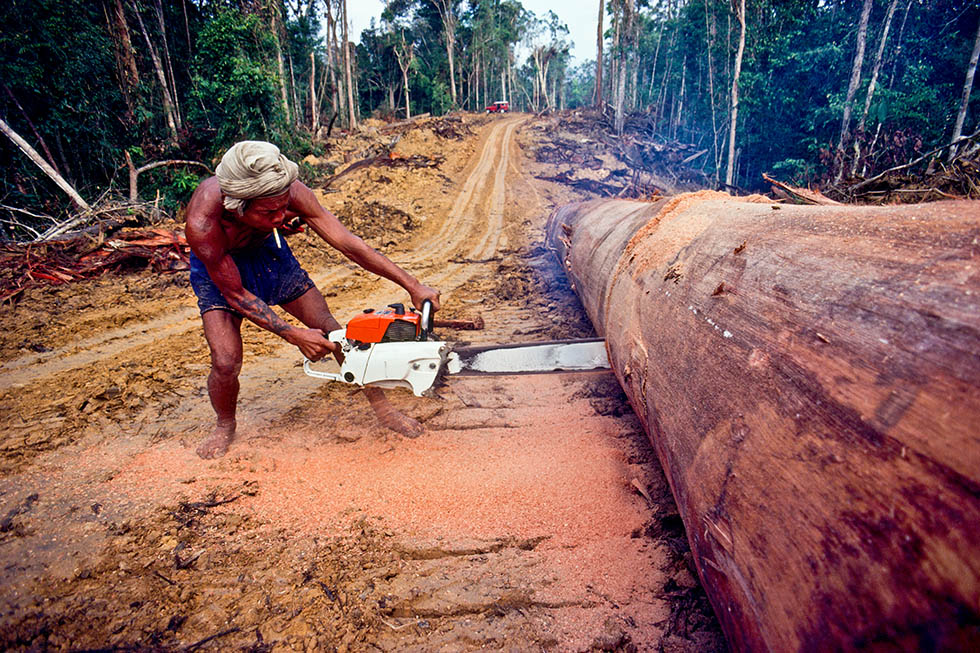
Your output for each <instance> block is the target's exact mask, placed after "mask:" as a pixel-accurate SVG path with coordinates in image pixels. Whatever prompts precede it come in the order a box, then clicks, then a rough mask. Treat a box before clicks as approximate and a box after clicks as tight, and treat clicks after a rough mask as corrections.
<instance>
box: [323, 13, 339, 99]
mask: <svg viewBox="0 0 980 653" xmlns="http://www.w3.org/2000/svg"><path fill="white" fill-rule="evenodd" d="M325 4H326V5H327V67H328V68H329V69H330V104H331V107H332V109H333V115H337V114H338V113H340V90H339V87H340V84H339V82H338V80H337V50H336V48H335V47H334V43H335V42H336V40H337V21H336V19H334V17H333V12H332V10H331V5H332V4H333V3H332V2H331V0H327V2H326V3H325Z"/></svg>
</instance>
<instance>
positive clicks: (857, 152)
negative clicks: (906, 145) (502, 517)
mask: <svg viewBox="0 0 980 653" xmlns="http://www.w3.org/2000/svg"><path fill="white" fill-rule="evenodd" d="M896 6H898V0H892V1H891V4H889V5H888V12H887V14H886V15H885V25H884V27H882V30H881V40H880V41H879V42H878V52H877V53H876V54H875V63H874V67H873V68H872V71H871V81H870V82H869V83H868V94H867V96H866V97H865V98H864V110H863V111H862V112H861V120H860V121H859V122H858V128H857V130H858V132H860V133H862V134H863V133H864V131H865V129H866V128H867V122H868V112H870V111H871V101H872V100H873V99H874V95H875V88H876V87H877V84H878V74H879V73H880V72H881V64H882V62H883V61H884V55H885V44H886V43H888V33H889V30H890V29H891V26H892V17H894V15H895V7H896ZM868 153H869V154H871V153H872V150H870V149H869V150H868ZM860 161H861V142H860V140H859V139H854V161H853V163H852V164H851V175H852V176H853V175H854V174H856V173H857V168H858V165H859V164H860Z"/></svg>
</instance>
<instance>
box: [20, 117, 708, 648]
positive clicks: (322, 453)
mask: <svg viewBox="0 0 980 653" xmlns="http://www.w3.org/2000/svg"><path fill="white" fill-rule="evenodd" d="M521 122H522V119H521V118H515V117H507V118H506V119H503V120H499V121H495V122H494V123H492V124H491V125H490V126H489V127H488V128H487V129H486V130H485V131H484V136H483V141H482V144H481V146H480V148H479V150H478V151H477V154H476V155H474V157H473V159H472V161H471V164H470V165H469V166H468V167H467V168H466V169H465V171H464V175H463V177H462V183H461V184H460V185H459V189H460V190H459V193H458V195H457V196H456V197H455V199H454V201H453V202H452V206H451V208H450V210H449V211H448V212H447V213H446V215H445V218H444V219H443V220H441V221H438V223H434V224H428V225H426V229H425V230H424V231H421V232H420V233H418V234H417V235H416V236H415V237H413V239H412V241H411V242H410V243H409V244H408V245H406V247H404V248H402V249H401V250H400V251H399V253H398V254H397V255H395V256H393V258H394V259H396V260H397V261H398V262H399V264H400V265H403V266H404V267H406V268H407V269H409V270H410V271H412V272H414V273H415V274H417V275H418V276H419V277H420V278H421V279H422V280H423V281H424V282H426V283H428V284H430V285H434V286H436V287H439V288H440V289H441V290H442V292H443V302H444V304H445V305H451V304H453V303H456V304H457V305H459V304H463V305H468V306H474V307H478V306H479V305H480V303H481V302H483V301H485V300H486V298H487V293H493V292H494V285H493V283H491V282H492V281H493V277H494V275H497V274H498V273H499V268H498V267H497V266H498V264H499V262H500V260H501V259H505V258H507V257H508V256H509V255H510V254H509V250H508V249H507V247H508V243H510V242H514V241H515V240H516V239H517V238H526V237H527V234H526V233H524V232H523V231H522V230H521V228H520V225H521V224H522V222H527V221H530V222H532V223H534V224H535V225H536V227H535V228H539V227H540V225H543V222H544V219H545V218H546V216H547V213H548V211H549V210H550V208H551V206H550V204H549V200H548V199H547V198H546V197H545V196H544V195H542V194H541V193H540V192H539V191H538V190H537V188H536V186H535V184H534V183H532V180H531V179H530V178H529V177H528V176H527V174H526V173H525V171H524V170H523V168H522V165H521V157H520V152H519V150H518V149H517V145H516V143H515V134H516V133H517V130H518V128H519V126H520V124H521ZM454 261H456V262H454ZM312 272H313V274H312V276H313V277H314V280H315V281H316V282H317V284H318V285H319V286H320V287H321V288H322V289H324V291H325V292H326V291H328V290H330V289H337V292H338V295H339V296H337V297H334V298H331V300H330V301H331V307H332V309H333V311H334V313H335V314H336V315H337V316H338V318H339V319H340V320H341V321H344V320H345V319H347V318H348V317H349V316H350V315H352V314H354V313H356V312H357V311H359V310H360V309H361V308H364V307H366V306H380V305H383V304H386V303H388V302H389V301H395V300H403V298H402V297H401V295H403V294H404V293H402V292H401V291H400V289H398V288H396V287H395V286H393V285H392V284H390V283H389V282H387V281H384V280H379V279H377V278H372V277H371V276H370V275H367V274H365V273H363V272H362V271H358V270H355V269H352V268H350V267H348V266H344V265H338V266H333V267H331V268H329V269H325V270H317V271H312ZM488 278H489V279H490V282H488ZM488 284H489V285H488ZM345 285H346V288H345ZM568 296H569V297H570V293H569V295H568ZM535 302H536V303H532V304H528V303H527V298H520V301H516V302H510V303H508V302H505V301H504V302H496V303H492V305H495V306H497V310H496V311H495V312H494V314H493V317H491V316H490V315H485V317H487V318H489V321H490V323H489V324H488V328H487V330H486V331H485V332H482V333H478V334H475V335H476V337H477V338H479V339H483V340H504V339H510V338H514V337H515V336H514V333H518V332H520V329H526V328H527V325H529V324H537V323H538V321H540V320H543V319H545V318H542V314H547V313H549V312H550V310H548V307H549V306H554V302H551V303H548V299H547V298H545V299H539V300H535ZM556 310H557V309H556ZM572 310H574V309H572ZM545 321H547V320H545ZM245 338H246V352H247V354H246V363H245V368H244V370H243V373H242V391H241V399H240V416H239V424H240V427H239V438H238V440H237V441H236V442H235V444H234V445H233V447H232V449H231V451H230V452H229V454H228V455H227V456H226V457H225V458H223V459H221V460H217V461H202V460H200V459H199V458H197V456H196V455H195V454H194V453H193V446H194V445H195V444H196V442H197V441H198V440H199V438H200V437H201V436H202V435H203V434H204V433H206V428H207V425H208V423H209V422H210V420H211V409H210V406H209V404H208V400H207V397H206V394H205V393H204V391H203V379H204V375H205V373H206V365H205V364H204V363H205V362H206V348H205V347H204V344H203V337H202V336H201V334H200V325H199V318H198V317H197V315H196V311H194V310H193V309H192V308H187V307H181V308H179V309H178V310H175V311H173V312H172V313H169V314H167V315H164V316H162V317H160V318H158V319H156V320H153V321H151V322H146V323H142V324H138V325H135V326H129V327H126V328H123V329H116V330H113V331H110V332H106V333H104V334H101V335H99V336H97V337H94V338H91V339H89V340H88V341H86V342H82V343H76V344H75V345H74V346H73V347H71V348H65V349H62V350H61V351H55V352H50V353H48V354H41V355H37V356H34V355H32V356H28V357H23V358H20V359H17V360H14V361H10V362H8V363H7V364H5V365H4V366H3V368H2V370H0V384H6V385H10V384H14V383H19V384H24V386H25V388H24V390H25V392H28V391H30V392H34V393H35V395H36V396H37V397H38V399H37V401H38V403H39V404H41V403H43V402H46V401H50V399H42V397H44V387H45V382H46V380H48V379H51V378H53V377H55V376H59V377H63V378H66V379H69V380H75V381H74V382H76V383H79V384H82V383H85V382H86V380H87V378H88V377H95V376H97V375H99V374H108V375H109V376H111V375H112V374H119V373H122V372H120V370H122V371H125V370H132V369H140V370H144V371H145V372H146V374H147V375H149V376H151V377H152V375H153V374H154V373H155V371H156V370H159V369H161V368H162V367H164V366H167V365H171V366H175V367H177V368H179V369H170V370H168V374H170V375H171V376H172V377H173V378H179V379H184V380H185V382H186V384H187V385H186V386H185V387H184V388H183V389H180V388H177V389H174V388H171V391H170V392H168V393H166V394H164V395H159V396H154V395H148V396H147V397H146V399H145V402H144V403H143V404H142V406H141V409H140V410H139V411H138V412H137V413H136V414H135V416H134V418H133V420H132V422H131V423H115V422H105V421H103V422H99V423H97V424H96V425H94V426H92V425H90V426H89V427H87V428H86V431H85V433H83V434H82V435H81V436H79V438H78V440H77V442H75V444H72V445H69V446H62V447H61V448H59V449H56V450H54V451H53V452H51V453H48V454H45V455H42V456H40V457H38V458H37V459H36V460H35V462H34V463H32V464H31V465H29V466H26V467H25V468H24V469H23V470H22V471H21V472H20V473H18V474H13V475H9V476H7V477H6V478H3V479H0V499H2V504H0V512H2V513H3V514H13V512H11V511H16V510H19V509H20V507H23V506H27V508H25V509H24V513H23V514H24V515H25V516H23V517H18V518H17V522H16V523H17V524H18V529H19V530H17V531H16V537H11V536H0V547H2V548H0V555H2V556H3V559H4V560H5V562H6V564H5V565H4V569H3V572H2V574H0V581H2V584H3V587H4V589H3V590H0V605H2V607H3V611H2V615H3V616H0V634H7V633H17V635H16V637H17V638H19V639H16V638H15V639H14V640H11V639H9V635H8V638H7V639H5V640H0V641H5V642H6V643H8V645H9V644H10V643H11V642H14V641H21V642H24V643H33V644H37V642H38V641H39V640H37V639H36V637H38V635H37V633H38V632H42V631H43V630H44V628H48V629H49V630H50V629H51V628H52V626H51V624H52V623H54V624H58V625H57V626H56V627H54V628H55V630H56V633H57V634H58V635H59V636H61V637H62V640H66V641H70V642H72V645H73V646H75V647H76V648H78V647H82V648H85V647H104V646H106V645H114V646H118V645H127V644H133V643H145V642H146V641H148V640H147V639H146V638H148V637H151V636H152V637H153V638H156V640H154V641H162V642H164V643H169V644H168V645H169V646H171V647H176V646H178V645H187V644H189V643H192V642H196V641H198V640H200V639H202V638H204V637H208V636H210V635H214V634H215V633H219V632H225V631H228V630H229V628H230V627H234V628H237V629H238V630H237V631H235V632H233V633H230V634H228V635H227V636H226V637H224V638H223V639H222V640H221V642H220V646H221V647H225V648H244V647H248V646H255V645H256V643H257V642H258V643H263V642H265V643H269V642H278V643H279V644H281V645H283V646H289V647H300V648H302V647H306V648H307V649H308V650H309V649H310V647H311V646H312V647H314V648H315V647H316V646H320V647H322V648H339V649H341V650H377V649H381V650H432V651H435V650H476V649H480V648H484V647H495V648H501V647H503V648H509V649H513V650H539V649H558V650H590V649H596V648H604V649H615V648H624V647H627V648H628V647H633V648H635V649H636V650H655V649H658V648H659V647H660V646H661V644H662V643H663V641H662V640H663V638H664V637H665V636H667V635H668V634H669V633H670V632H672V631H676V630H677V628H676V623H677V616H676V615H677V614H678V608H677V606H676V605H673V604H672V603H671V601H672V600H673V599H672V598H671V597H672V596H682V597H684V600H685V601H690V600H692V599H691V598H690V596H691V594H690V593H691V592H692V591H693V590H694V589H695V588H696V582H695V581H694V579H693V578H692V577H691V575H690V573H689V572H688V571H687V569H686V568H685V567H684V565H683V562H682V558H681V557H680V555H679V554H678V553H677V552H678V551H679V550H680V549H678V548H677V547H682V546H683V545H682V544H681V545H677V544H676V542H678V541H680V542H682V541H683V540H682V536H681V537H678V532H677V526H676V523H677V522H676V520H675V519H674V518H675V517H676V514H675V511H674V509H673V507H672V506H671V505H670V501H669V490H668V489H667V485H666V482H665V481H664V479H663V477H662V475H660V472H659V469H658V467H657V466H656V464H655V463H654V462H653V454H652V452H651V450H650V448H649V445H648V444H647V443H646V439H645V437H644V435H643V434H642V431H641V430H640V427H639V424H638V423H637V422H636V420H635V418H633V417H632V416H631V414H630V413H629V409H628V407H626V406H625V404H624V399H623V397H622V394H621V392H620V390H619V388H618V386H617V385H616V384H615V381H614V380H613V379H612V377H611V376H610V375H608V374H598V375H554V376H546V377H530V376H529V377H512V378H507V377H498V378H493V379H466V380H457V381H453V382H451V384H450V385H449V386H448V387H447V389H446V390H445V391H444V399H442V400H431V399H424V400H423V399H415V398H413V397H411V396H410V395H409V394H408V393H406V392H398V393H393V400H394V401H395V402H396V404H398V405H399V406H401V407H402V408H404V409H406V410H408V411H409V412H410V413H412V414H414V415H415V416H417V417H419V418H422V419H424V420H425V424H426V426H427V429H428V432H427V433H426V434H425V435H423V436H422V437H421V438H420V439H418V440H404V439H401V438H397V437H394V436H392V435H390V434H385V433H380V432H379V431H378V429H377V426H376V424H375V422H374V420H373V418H372V417H371V415H370V413H369V411H368V410H367V409H366V406H365V402H363V399H362V398H361V397H360V396H359V395H357V396H350V395H349V394H348V388H347V387H346V386H339V385H337V384H333V385H331V384H328V383H325V382H322V381H318V380H314V379H310V378H308V377H306V376H305V375H303V374H302V371H301V369H299V368H298V366H297V364H298V361H299V355H298V353H297V352H296V350H295V348H293V347H291V346H288V345H285V344H284V343H281V342H279V341H271V342H270V340H269V338H267V337H264V334H261V333H257V330H255V329H251V330H250V329H248V328H246V329H245ZM188 349H193V350H194V351H195V352H197V353H196V356H197V359H196V360H197V362H196V363H187V362H186V361H174V360H172V358H171V357H170V356H168V353H171V352H174V351H178V350H184V351H186V350H188ZM191 360H193V358H191ZM105 366H109V370H110V371H109V372H105V371H104V370H103V367H105ZM40 409H41V411H42V413H43V411H44V410H47V409H46V408H44V407H43V406H40ZM635 485H640V486H642V487H645V488H649V492H650V494H651V495H652V496H653V498H654V500H655V501H662V502H663V503H662V504H654V505H649V504H648V503H647V502H646V501H645V500H644V499H643V498H642V497H641V496H640V495H639V494H638V493H637V492H636V491H635ZM213 491H217V492H218V493H219V495H220V496H229V495H230V496H235V497H237V498H236V501H235V502H234V503H232V504H228V505H227V506H222V507H220V508H216V509H215V510H213V511H210V512H209V511H202V512H201V514H200V515H199V516H198V517H197V518H196V519H197V522H193V521H192V522H188V523H185V522H184V521H182V519H183V518H179V517H176V516H175V515H177V514H178V513H179V511H174V509H173V506H174V505H176V504H177V503H179V502H180V501H181V500H182V499H185V500H200V499H201V498H203V497H207V496H208V495H209V494H210V493H211V492H213ZM35 494H36V495H37V498H36V499H31V497H32V496H33V495H35ZM18 514H20V513H18ZM188 524H189V525H188ZM21 526H23V527H22V528H21ZM652 533H655V535H656V536H654V535H653V534H652ZM658 538H659V539H658ZM318 543H319V544H318ZM184 546H187V547H189V548H188V549H186V551H187V554H186V555H191V554H196V555H199V556H200V557H199V558H198V559H197V562H195V563H194V564H193V565H189V566H186V567H180V565H179V564H178V565H177V568H175V560H178V561H179V560H180V559H181V556H184V555H185V554H184V553H180V551H181V550H184V549H182V547H184ZM311 561H315V564H314V563H311ZM311 565H312V566H311ZM161 579H162V580H161ZM175 619H176V621H175ZM175 623H176V624H177V626H174V624H175ZM24 633H27V634H24ZM32 633H33V634H32ZM32 638H34V639H32ZM675 639H676V638H675ZM62 640H57V639H56V640H53V641H54V642H55V644H54V645H53V646H54V647H55V648H57V647H58V646H59V645H58V644H57V642H58V641H62ZM44 641H46V642H47V643H48V644H49V645H51V642H52V640H44ZM685 641H687V640H685ZM691 641H694V640H691ZM673 643H674V644H675V646H678V645H679V646H681V648H679V649H677V650H685V649H684V647H683V642H680V643H678V642H677V641H674V642H673ZM692 646H694V644H692ZM712 646H717V640H716V639H711V637H709V638H708V639H707V640H704V639H702V640H698V642H697V645H696V646H695V648H693V649H692V648H688V649H687V650H710V649H711V648H712Z"/></svg>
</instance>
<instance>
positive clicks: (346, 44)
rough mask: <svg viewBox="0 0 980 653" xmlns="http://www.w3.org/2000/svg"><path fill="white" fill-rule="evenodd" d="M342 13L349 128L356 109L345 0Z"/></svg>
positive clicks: (344, 0) (354, 123) (352, 125)
mask: <svg viewBox="0 0 980 653" xmlns="http://www.w3.org/2000/svg"><path fill="white" fill-rule="evenodd" d="M341 4H342V6H343V13H344V16H343V18H344V26H343V30H342V33H343V39H344V76H345V78H346V80H347V111H348V112H349V113H350V126H351V129H356V128H357V111H356V110H355V108H354V84H353V83H352V81H351V62H350V40H349V38H348V34H347V22H348V20H349V18H348V16H347V0H342V3H341Z"/></svg>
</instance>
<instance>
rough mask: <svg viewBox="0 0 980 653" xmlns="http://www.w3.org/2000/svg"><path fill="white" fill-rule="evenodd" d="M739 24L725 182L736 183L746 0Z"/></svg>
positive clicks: (741, 3)
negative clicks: (736, 153)
mask: <svg viewBox="0 0 980 653" xmlns="http://www.w3.org/2000/svg"><path fill="white" fill-rule="evenodd" d="M869 1H870V0H869ZM735 17H736V18H737V19H738V25H739V36H738V52H736V53H735V73H734V74H733V75H732V110H731V120H729V125H728V169H727V170H726V171H725V184H726V185H728V186H729V187H731V186H733V185H734V183H735V129H736V126H737V125H738V78H739V76H741V74H742V55H743V54H745V0H739V2H738V8H737V10H736V16H735Z"/></svg>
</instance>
